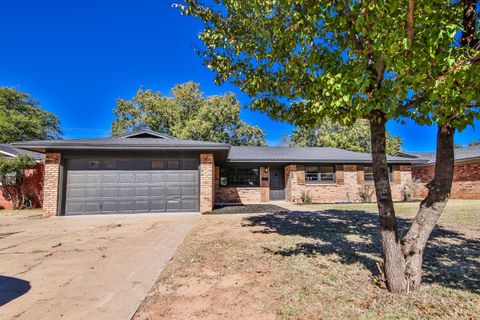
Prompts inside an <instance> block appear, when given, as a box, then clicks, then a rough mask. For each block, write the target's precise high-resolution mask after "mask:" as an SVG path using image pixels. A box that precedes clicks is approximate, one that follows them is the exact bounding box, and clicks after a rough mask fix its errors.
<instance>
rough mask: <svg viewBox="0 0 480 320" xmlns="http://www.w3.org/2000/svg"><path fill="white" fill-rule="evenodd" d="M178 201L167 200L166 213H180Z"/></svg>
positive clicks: (180, 207)
mask: <svg viewBox="0 0 480 320" xmlns="http://www.w3.org/2000/svg"><path fill="white" fill-rule="evenodd" d="M181 209H182V206H181V202H180V199H167V211H181Z"/></svg>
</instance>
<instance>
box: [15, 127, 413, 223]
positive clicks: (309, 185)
mask: <svg viewBox="0 0 480 320" xmlns="http://www.w3.org/2000/svg"><path fill="white" fill-rule="evenodd" d="M15 145H16V146H17V147H20V148H25V149H28V150H33V151H37V152H42V153H45V154H46V160H45V184H44V190H45V192H44V212H45V214H46V215H71V214H91V213H133V212H164V211H167V212H175V211H200V212H207V211H210V210H211V209H212V207H213V206H214V205H215V204H226V203H228V204H230V203H259V202H269V201H272V200H286V201H290V202H300V201H301V199H302V193H309V194H310V196H311V198H312V200H313V202H319V203H322V202H323V203H334V202H360V201H361V198H360V196H359V190H360V188H361V186H363V185H364V184H370V183H372V181H373V174H372V169H371V156H370V154H366V153H358V152H351V151H346V150H342V149H337V148H297V147H236V146H230V145H227V144H221V143H212V142H204V141H193V140H182V139H177V138H173V137H170V136H167V135H165V134H161V133H158V132H153V131H149V130H143V131H139V132H135V133H131V134H126V135H123V136H116V137H111V138H100V139H75V140H53V141H31V142H21V143H17V144H15ZM418 161H419V160H417V159H413V158H409V157H393V156H392V157H389V158H388V163H389V166H390V171H391V185H392V189H393V195H394V198H395V200H402V199H403V194H402V185H403V184H404V183H405V182H406V181H408V180H409V179H411V164H412V163H416V162H418Z"/></svg>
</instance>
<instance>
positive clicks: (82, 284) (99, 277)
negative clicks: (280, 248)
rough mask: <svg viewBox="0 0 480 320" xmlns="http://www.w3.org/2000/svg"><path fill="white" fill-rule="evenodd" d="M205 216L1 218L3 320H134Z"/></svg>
mask: <svg viewBox="0 0 480 320" xmlns="http://www.w3.org/2000/svg"><path fill="white" fill-rule="evenodd" d="M197 217H198V214H185V213H183V214H158V215H155V214H135V215H103V216H102V215H95V216H93V215H92V216H72V217H52V218H48V219H41V218H39V217H32V216H22V215H16V216H6V217H0V319H12V318H15V319H60V318H63V319H130V318H131V317H132V315H133V314H134V313H135V311H136V309H137V307H138V305H139V304H140V302H141V301H142V300H143V299H144V297H145V296H146V294H147V293H148V291H149V290H150V288H151V287H152V285H153V284H154V283H155V280H156V279H157V277H158V276H159V274H160V273H161V271H162V270H163V268H164V266H165V264H166V263H167V262H168V261H169V260H170V259H171V257H172V256H173V254H174V253H175V250H176V248H177V247H178V245H179V244H180V243H182V241H183V239H184V238H185V236H186V235H187V234H188V233H189V231H190V230H191V228H192V225H193V223H194V221H195V220H196V219H197Z"/></svg>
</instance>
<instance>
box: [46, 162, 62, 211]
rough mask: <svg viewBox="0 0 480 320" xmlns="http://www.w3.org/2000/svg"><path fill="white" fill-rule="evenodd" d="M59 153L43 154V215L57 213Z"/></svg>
mask: <svg viewBox="0 0 480 320" xmlns="http://www.w3.org/2000/svg"><path fill="white" fill-rule="evenodd" d="M60 158H61V154H60V153H47V154H46V155H45V169H44V170H45V176H44V179H43V216H44V217H50V216H54V215H57V214H58V190H59V178H60Z"/></svg>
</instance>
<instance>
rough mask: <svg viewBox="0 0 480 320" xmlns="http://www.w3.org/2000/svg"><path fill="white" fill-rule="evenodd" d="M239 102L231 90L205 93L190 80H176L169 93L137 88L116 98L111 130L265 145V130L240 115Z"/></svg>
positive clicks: (114, 132) (233, 143)
mask: <svg viewBox="0 0 480 320" xmlns="http://www.w3.org/2000/svg"><path fill="white" fill-rule="evenodd" d="M240 108H241V105H240V102H239V101H238V100H237V98H236V96H235V95H234V94H233V93H227V94H224V95H214V96H209V97H205V96H204V94H203V92H201V91H200V88H199V85H198V84H196V83H193V82H187V83H183V84H178V85H175V86H174V87H173V89H172V90H171V97H168V96H163V95H162V94H161V93H159V92H153V91H152V90H145V89H140V90H139V91H138V92H137V93H136V95H135V96H134V97H133V99H132V100H124V99H118V100H117V108H116V109H115V110H114V113H115V117H116V119H115V121H114V122H113V123H112V132H113V134H122V133H126V132H131V131H135V130H138V129H145V128H148V129H151V130H154V131H158V132H163V133H166V134H169V135H172V136H174V137H178V138H182V139H194V140H200V141H212V142H221V143H230V144H232V145H251V146H261V145H265V144H266V142H265V133H264V132H263V130H261V129H260V128H259V127H257V126H251V125H248V124H246V123H245V122H244V121H242V120H241V119H240Z"/></svg>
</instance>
